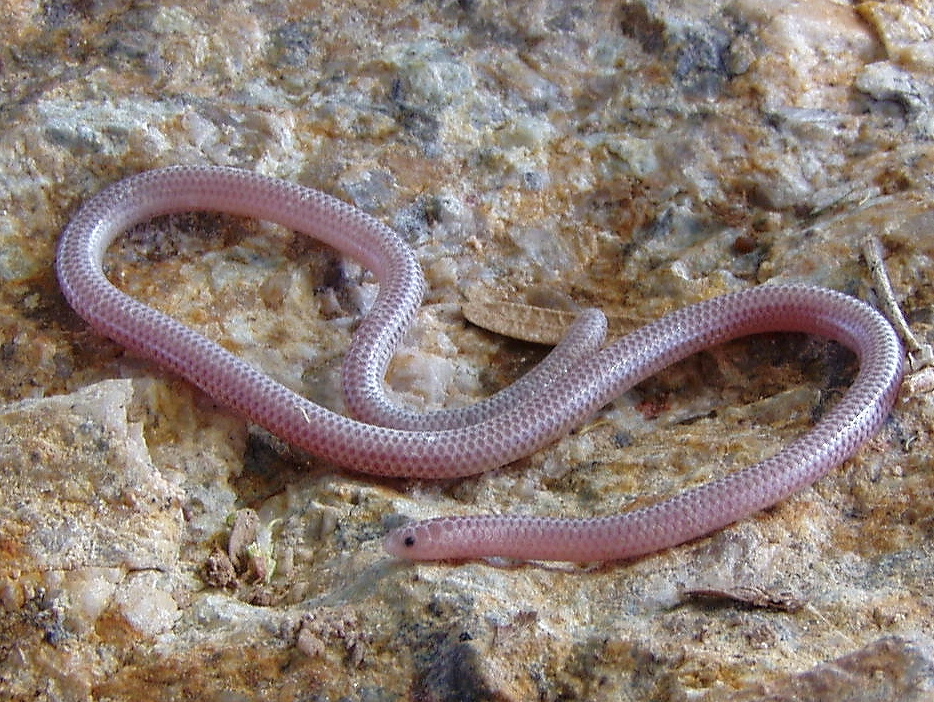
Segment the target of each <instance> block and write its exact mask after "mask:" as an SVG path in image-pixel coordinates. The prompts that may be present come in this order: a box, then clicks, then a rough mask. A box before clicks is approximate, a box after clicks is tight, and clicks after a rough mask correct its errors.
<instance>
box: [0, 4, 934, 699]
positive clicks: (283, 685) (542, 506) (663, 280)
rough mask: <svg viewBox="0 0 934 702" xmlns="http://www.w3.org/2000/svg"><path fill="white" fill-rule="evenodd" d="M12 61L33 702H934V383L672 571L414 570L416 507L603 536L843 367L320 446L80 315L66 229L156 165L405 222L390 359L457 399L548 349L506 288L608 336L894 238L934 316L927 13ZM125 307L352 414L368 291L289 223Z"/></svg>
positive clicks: (738, 373)
mask: <svg viewBox="0 0 934 702" xmlns="http://www.w3.org/2000/svg"><path fill="white" fill-rule="evenodd" d="M0 9H2V11H3V18H4V19H3V26H4V28H5V41H4V45H3V46H2V48H0V115H2V117H3V124H4V129H3V131H2V133H0V172H2V173H3V178H2V179H0V211H2V212H3V217H2V218H0V361H2V364H3V374H2V378H3V380H2V382H0V400H2V402H3V404H2V406H0V475H2V476H3V477H4V479H3V480H2V481H0V551H2V560H0V602H2V609H0V697H2V698H3V699H10V700H27V699H29V700H35V699H48V700H130V699H141V698H142V697H145V696H146V695H149V696H151V697H152V698H154V699H179V698H187V699H209V700H213V699H216V700H221V699H223V700H239V699H306V700H354V701H357V700H359V701H360V702H364V701H365V702H376V701H390V700H407V699H413V700H528V699H541V700H604V699H606V700H648V699H652V700H674V701H682V700H702V701H704V702H714V701H718V702H719V701H721V700H723V701H726V700H742V701H744V702H745V701H749V700H785V699H787V700H793V699H814V700H838V699H850V700H860V701H862V700H866V701H868V700H891V699H899V700H927V699H931V697H932V696H934V644H932V641H934V626H932V624H931V622H932V621H934V612H932V609H934V558H932V555H934V554H932V545H931V544H932V543H934V539H932V538H931V537H932V529H934V526H932V525H934V488H932V486H934V474H932V469H931V466H932V460H931V449H930V447H931V434H932V422H934V395H932V394H931V390H932V389H934V383H932V382H931V381H930V380H929V379H928V376H926V375H925V374H924V373H925V372H924V371H920V372H919V373H918V374H916V375H914V376H912V378H910V381H911V382H910V384H908V385H906V388H907V389H906V390H903V392H902V395H901V397H900V400H899V402H898V403H897V405H896V407H895V409H894V411H893V413H892V416H891V418H890V420H889V421H888V422H887V423H886V425H885V426H884V428H883V429H882V431H881V432H880V433H879V435H878V436H877V437H875V438H874V439H873V440H871V441H870V442H869V443H868V444H867V445H866V446H865V447H864V448H863V449H862V450H861V451H860V452H859V454H858V455H857V456H856V457H855V458H854V459H853V460H851V461H849V462H848V463H847V464H846V465H845V466H843V467H841V468H840V469H838V470H836V471H834V472H833V473H832V474H830V475H828V476H827V477H826V478H824V479H822V480H821V481H819V482H818V483H817V484H816V485H815V486H813V487H812V488H810V489H807V490H804V491H802V492H801V493H799V494H797V495H795V496H793V497H792V498H790V499H789V500H787V501H785V502H784V503H782V504H780V505H778V506H776V507H775V508H773V509H770V510H768V511H766V512H765V513H763V514H760V515H758V516H757V517H755V518H753V519H749V520H746V521H744V522H742V523H740V524H736V525H734V526H732V527H730V528H728V529H725V530H723V531H722V532H719V533H717V534H714V535H712V536H710V537H708V538H705V539H701V540H699V541H697V542H694V543H690V544H687V545H684V546H682V547H679V548H676V549H672V550H670V551H668V552H664V553H661V554H656V555H653V556H650V557H647V558H643V559H640V560H638V561H636V562H631V563H623V564H609V565H605V566H602V567H578V566H566V565H553V564H552V565H542V564H525V565H518V566H517V565H514V564H489V563H464V564H433V565H406V564H401V563H398V562H395V561H393V560H391V559H389V558H388V557H387V556H386V555H385V554H384V553H383V552H382V550H381V546H380V539H381V537H382V535H383V534H384V533H385V532H386V530H387V528H388V527H389V526H392V525H395V524H398V523H400V521H401V520H403V519H404V518H407V517H423V516H429V515H438V514H451V513H481V512H488V511H496V512H525V513H538V514H565V515H591V514H607V513H613V512H616V511H618V510H620V509H622V508H624V507H625V506H627V505H630V504H633V503H645V502H649V501H651V500H653V499H655V498H656V496H660V495H665V494H671V493H673V492H676V491H678V490H680V489H683V488H684V487H687V486H690V485H694V484H698V483H701V482H704V481H706V480H708V479H710V478H711V477H712V476H715V475H721V474H723V473H725V472H727V471H731V470H736V469H738V468H740V467H742V466H745V465H747V464H749V463H750V462H753V461H755V460H758V459H760V458H762V457H763V456H766V455H768V454H769V453H771V452H773V451H774V450H775V449H776V447H777V446H779V445H780V444H781V443H782V442H784V441H787V440H788V439H789V438H791V437H793V436H795V435H797V434H799V433H801V432H802V431H804V430H806V428H807V427H808V426H810V424H811V423H812V421H813V418H814V417H815V416H819V415H820V414H821V413H822V412H824V411H825V409H826V408H827V407H828V406H830V405H831V404H832V403H833V402H834V400H835V398H836V397H838V396H839V394H840V393H841V392H842V389H843V388H844V387H845V386H846V385H847V383H848V382H849V381H850V379H851V378H852V376H853V372H854V368H855V362H854V360H853V359H852V358H851V357H850V355H849V354H847V353H845V352H843V351H841V350H840V349H837V348H835V347H833V346H830V345H828V344H826V343H824V342H822V341H820V340H815V339H807V338H803V337H798V336H791V335H770V336H767V337H762V338H754V339H748V340H742V341H739V342H735V343H732V344H729V345H727V346H725V347H722V348H718V349H714V350H711V351H710V352H705V353H702V354H699V355H698V356H697V357H695V358H692V359H689V360H688V361H686V362H684V363H681V364H678V365H677V366H676V367H674V368H672V369H669V370H668V371H666V372H664V373H662V374H660V375H659V376H657V377H656V378H653V379H652V380H650V381H647V382H646V383H643V384H641V385H640V386H638V387H637V388H635V389H633V390H631V391H630V392H628V393H626V394H625V395H624V396H623V397H621V398H620V399H619V401H618V402H617V403H615V404H614V405H613V406H611V407H608V408H606V409H605V410H604V411H603V412H601V413H600V415H599V416H598V417H595V418H594V420H593V421H592V422H590V423H588V424H587V425H586V426H585V427H583V428H582V429H581V430H579V431H577V432H575V433H574V434H573V435H572V436H569V437H567V438H566V439H564V440H562V441H561V442H559V443H558V444H557V445H555V446H553V447H550V448H549V449H547V450H544V451H542V452H540V453H539V454H536V455H534V456H531V457H529V458H527V459H524V460H522V461H519V462H518V463H516V464H514V465H511V466H508V467H506V468H504V469H501V470H498V471H494V472H493V473H491V474H488V475H485V476H482V477H480V478H477V479H472V480H464V481H459V482H456V483H449V484H443V485H436V484H428V483H413V482H407V481H380V480H374V479H370V478H368V477H366V476H359V475H352V474H349V473H346V472H343V471H340V470H337V469H335V468H334V467H333V466H330V465H327V464H326V463H324V462H323V461H320V460H318V459H316V458H315V457H313V456H307V455H302V454H300V453H298V452H297V451H295V450H293V449H290V448H289V447H288V446H286V445H283V444H282V443H281V442H280V441H278V440H277V439H275V438H274V437H270V436H269V435H267V434H265V433H264V432H262V431H260V430H257V429H256V428H253V427H250V426H248V425H247V424H246V423H245V422H244V421H243V420H242V419H240V418H238V417H236V416H232V415H231V414H229V413H228V412H226V411H225V410H224V409H223V408H219V407H217V406H216V405H214V403H212V402H211V401H210V399H209V398H205V397H204V396H202V395H200V394H199V393H198V392H197V391H195V390H193V389H192V388H190V387H189V386H188V385H187V384H185V383H183V382H181V381H180V380H178V379H177V378H174V377H171V376H169V375H166V374H164V373H162V372H161V371H160V370H159V369H158V368H155V367H154V366H153V365H152V364H150V363H147V362H145V361H140V360H138V359H135V358H132V357H129V356H127V355H125V354H124V353H123V352H122V350H121V349H120V348H118V347H116V346H115V345H114V344H112V343H110V342H108V341H106V340H104V339H101V338H100V337H98V336H97V335H95V334H94V333H93V332H91V331H90V330H89V329H87V327H86V325H85V324H84V323H83V322H82V321H81V320H80V319H78V318H76V317H75V315H74V314H73V313H72V312H71V311H70V310H69V308H68V307H67V305H66V304H65V302H64V299H63V298H62V296H61V294H60V292H59V290H58V286H57V283H56V281H55V277H54V272H53V270H52V261H53V258H54V250H55V244H56V241H57V238H58V235H59V232H60V231H61V229H62V227H63V226H64V225H65V223H66V222H67V221H68V218H69V216H70V215H72V214H73V213H74V211H75V209H76V208H77V207H78V206H79V205H80V203H81V202H82V201H84V200H85V199H86V198H87V197H89V196H90V195H91V194H93V193H95V192H97V191H98V190H100V189H101V188H102V187H104V186H105V185H106V184H108V183H110V182H112V181H114V180H117V179H119V178H121V177H123V176H126V175H129V174H131V173H135V172H138V171H141V170H145V169H148V168H153V167H158V166H164V165H170V164H178V163H214V164H224V165H233V166H239V167H243V168H248V169H252V170H256V171H260V172H263V173H267V174H270V175H275V176H278V177H282V178H285V179H288V180H292V181H296V182H300V183H303V184H305V185H309V186H313V187H317V188H320V189H322V190H325V191H327V192H330V193H332V194H334V195H336V196H338V197H340V198H342V199H344V200H347V201H349V202H351V203H353V204H355V205H356V206H358V207H360V208H362V209H364V210H366V211H368V212H370V213H372V214H373V215H375V216H377V217H379V218H380V219H382V220H383V221H385V222H387V223H388V224H390V225H391V226H393V227H395V228H396V229H397V230H399V231H400V232H401V233H402V234H403V235H404V236H405V237H406V239H407V240H408V241H409V243H410V244H411V245H412V246H413V248H415V250H416V251H417V254H418V256H419V259H420V260H421V262H422V265H423V267H424V269H425V273H426V277H427V279H428V282H429V286H430V291H429V293H428V297H427V298H426V301H425V305H424V308H423V310H422V311H421V313H420V315H419V317H418V319H417V321H416V324H415V326H414V327H413V329H412V330H411V332H410V333H409V335H408V336H407V338H406V340H405V343H404V347H403V348H402V349H401V350H400V353H399V354H398V356H397V358H396V359H395V361H394V363H393V366H392V368H391V371H390V376H389V382H390V383H391V385H392V386H393V388H394V391H395V392H396V393H397V394H398V395H399V397H400V398H401V399H403V400H404V401H406V402H408V403H410V404H412V405H413V406H416V407H422V408H430V407H437V406H442V405H448V406H454V405H459V404H464V403H467V402H470V401H473V400H475V399H477V398H479V397H482V396H485V395H487V394H489V393H490V392H492V391H493V390H495V389H496V388H498V387H501V386H503V385H505V384H507V383H509V382H510V381H511V380H512V379H514V378H515V377H517V376H518V375H519V374H521V373H522V372H523V371H524V370H526V369H527V368H529V367H531V365H532V364H534V363H535V362H536V361H537V360H539V359H540V358H541V356H542V354H543V350H542V348H541V347H538V346H535V345H531V344H525V343H520V342H516V341H510V340H507V339H504V338H502V337H498V336H496V335H494V334H491V333H489V332H486V331H484V330H482V329H479V328H477V327H475V326H472V325H468V324H466V323H465V322H464V319H463V317H462V316H461V313H460V305H461V304H462V303H463V302H464V301H465V300H467V299H468V298H470V299H488V300H509V301H512V302H521V303H530V304H536V305H540V306H546V307H554V308H558V309H571V310H573V309H578V308H579V307H583V306H596V307H600V308H602V309H603V310H604V311H606V312H607V313H608V314H609V315H610V316H611V317H613V318H614V320H615V323H614V324H615V326H614V331H615V333H624V332H625V331H626V330H627V329H630V328H633V327H634V326H637V325H638V324H640V323H641V322H643V321H645V320H648V319H652V318H654V317H657V316H658V315H660V314H664V313H665V312H667V311H670V310H672V309H675V308H677V307H680V306H682V305H685V304H688V303H690V302H694V301H697V300H700V299H704V298H708V297H711V296H713V295H716V294H720V293H723V292H727V291H731V290H739V289H744V288H747V287H750V286H753V285H756V284H760V283H765V282H774V281H804V282H810V283H814V284H820V285H826V286H829V287H833V288H837V289H840V290H844V291H847V292H850V293H853V294H856V295H858V296H860V297H863V298H864V299H867V300H870V301H873V299H874V298H873V291H872V285H871V282H870V279H869V276H868V273H867V269H866V266H865V263H864V262H863V260H862V259H861V255H860V245H861V242H862V240H863V238H864V237H866V236H867V235H874V236H876V237H879V238H880V239H881V241H882V243H883V245H884V247H885V249H886V251H887V255H888V258H887V261H886V263H887V266H888V269H889V272H890V273H891V275H892V278H893V284H894V287H895V290H896V294H897V295H898V297H899V300H900V302H901V303H902V305H903V308H904V310H905V312H906V314H907V316H908V319H909V322H910V323H911V324H912V326H913V327H914V329H915V331H916V333H918V334H919V335H920V336H921V337H922V338H927V339H930V337H931V332H932V325H934V314H932V309H934V307H932V305H934V286H932V284H931V280H934V234H932V231H934V207H932V204H931V190H932V181H931V176H930V173H931V171H932V168H931V165H932V164H931V161H932V159H931V147H930V138H931V136H932V134H934V126H932V125H934V49H932V46H934V43H932V37H934V16H932V12H931V10H930V8H929V6H928V5H927V4H926V3H922V2H884V1H880V2H858V3H852V4H848V3H840V2H833V1H831V0H818V1H813V0H812V1H809V2H804V1H791V0H781V1H780V2H773V3H754V2H748V1H747V0H737V1H735V2H713V3H675V2H638V1H636V2H599V3H593V4H589V5H588V4H580V5H576V4H570V3H565V2H561V1H559V0H542V1H540V2H532V3H500V2H492V1H485V0H471V1H461V2H443V3H392V2H373V3H368V4H366V5H359V6H356V5H352V4H346V3H336V2H335V3H324V4H318V3H302V2H281V1H279V0H270V1H269V2H264V3H246V2H231V3H224V4H221V5H215V6H211V5H205V6H204V8H203V9H201V8H198V7H195V6H191V7H189V6H188V5H186V4H171V3H170V4H166V3H130V4H126V3H117V2H110V1H107V0H105V1H104V2H97V3H70V2H69V3H37V2H23V1H20V0H9V1H8V2H6V3H4V4H3V5H0ZM107 265H108V271H109V273H110V275H111V277H112V279H113V280H114V281H115V282H117V283H118V284H119V285H121V286H122V287H123V288H124V289H125V290H127V291H128V292H130V293H131V294H133V295H135V296H137V297H139V298H141V299H144V300H147V301H149V302H151V303H152V304H155V305H157V306H159V307H160V308H161V309H163V310H165V311H167V312H169V313H171V314H172V315H174V316H176V317H177V318H179V319H182V320H184V321H185V322H186V323H188V324H190V325H191V326H193V327H196V328H198V329H200V330H202V331H203V332H204V333H205V334H207V335H208V336H210V337H212V338H215V339H217V340H219V341H222V342H223V343H224V344H225V345H226V346H227V347H228V348H230V349H232V350H234V351H235V352H237V353H238V354H240V355H242V356H243V357H245V358H247V359H248V360H250V361H251V362H253V363H255V364H257V365H258V366H261V367H262V368H264V369H266V370H267V371H268V372H269V373H270V374H271V375H272V376H274V377H276V378H277V379H278V380H280V381H281V382H283V383H285V384H287V385H289V386H290V387H292V388H294V389H295V390H297V391H299V392H301V393H303V394H305V395H307V396H309V397H311V398H312V399H314V400H315V401H317V402H320V403H322V404H325V405H327V406H329V407H332V408H335V409H338V410H340V409H341V408H342V402H341V397H340V388H339V369H340V362H341V357H342V354H343V351H344V349H345V348H346V346H347V343H348V340H349V338H350V336H351V335H352V333H353V330H354V327H355V324H356V322H357V320H358V319H359V318H360V316H361V315H362V314H363V313H365V311H366V309H367V307H368V305H369V303H370V301H371V300H372V298H373V296H374V294H375V290H376V287H375V282H374V280H373V278H372V277H371V276H370V275H369V273H368V272H367V271H365V270H363V269H361V268H360V266H359V265H357V264H356V263H354V262H352V261H345V260H341V259H340V258H338V257H337V256H335V255H334V254H333V252H330V251H329V250H327V249H325V248H324V247H322V246H319V245H317V244H315V243H314V242H309V241H307V240H304V239H303V238H301V237H299V236H297V235H294V234H292V233H289V232H284V231H281V230H279V229H276V228H274V227H271V226H269V225H266V224H263V223H257V222H248V221H243V220H239V219H235V218H230V217H220V216H213V215H200V214H193V215H179V216H175V217H172V218H162V219H160V220H158V221H155V222H152V223H150V224H147V225H144V226H141V227H138V228H136V229H134V230H133V231H132V232H131V233H129V234H128V235H127V236H126V237H124V238H123V239H122V240H121V242H120V243H119V244H117V245H115V246H114V247H113V248H112V250H111V252H110V253H109V255H108V259H107Z"/></svg>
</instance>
